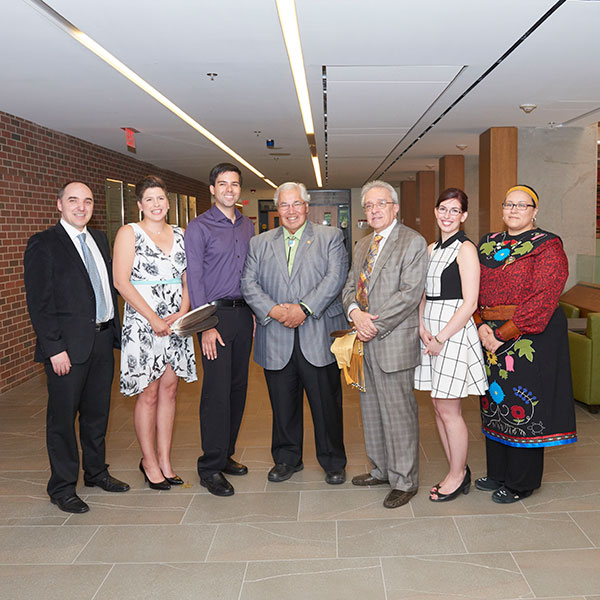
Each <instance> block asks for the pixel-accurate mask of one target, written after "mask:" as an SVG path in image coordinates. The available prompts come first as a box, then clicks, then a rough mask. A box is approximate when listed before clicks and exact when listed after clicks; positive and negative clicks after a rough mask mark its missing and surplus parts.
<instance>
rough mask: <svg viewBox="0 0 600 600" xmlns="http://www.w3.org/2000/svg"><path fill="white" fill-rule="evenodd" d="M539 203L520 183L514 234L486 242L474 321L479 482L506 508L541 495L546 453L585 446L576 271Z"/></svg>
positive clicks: (510, 223) (508, 202) (507, 210)
mask: <svg viewBox="0 0 600 600" xmlns="http://www.w3.org/2000/svg"><path fill="white" fill-rule="evenodd" d="M538 202H539V199H538V195H537V194H536V192H535V190H533V188H531V187H529V186H526V185H517V186H515V187H513V188H511V189H510V190H508V192H507V194H506V197H505V200H504V202H503V203H502V219H503V221H504V223H505V224H506V226H507V228H508V231H503V232H499V233H490V234H488V235H486V236H484V237H483V239H482V240H481V242H480V243H479V247H478V251H479V261H480V264H481V284H480V292H479V308H478V310H477V312H476V313H475V322H476V324H477V326H478V330H479V338H480V339H481V343H482V345H483V347H484V349H485V363H486V372H487V376H488V382H489V390H488V391H487V392H486V394H485V396H481V419H482V423H483V433H484V434H485V436H486V455H487V476H486V477H481V478H480V479H477V480H476V481H475V486H476V487H477V488H478V489H480V490H486V491H491V492H493V494H492V500H494V501H495V502H499V503H501V504H508V503H511V502H516V501H518V500H521V499H522V498H526V497H527V496H530V495H531V494H532V492H533V490H535V489H537V488H539V487H540V485H541V482H542V472H543V469H544V448H545V447H546V446H559V445H562V444H570V443H573V442H575V441H577V434H576V432H575V409H574V403H573V389H572V385H571V370H570V362H569V344H568V338H567V323H566V318H565V314H564V312H563V311H562V309H561V308H560V307H558V298H559V296H560V294H561V292H562V290H563V287H564V285H565V282H566V280H567V277H568V274H569V271H568V263H567V257H566V256H565V253H564V250H563V247H562V242H561V240H560V238H559V237H558V236H556V235H554V234H553V233H549V232H548V231H543V230H542V229H539V228H537V227H536V225H535V217H536V215H537V212H538Z"/></svg>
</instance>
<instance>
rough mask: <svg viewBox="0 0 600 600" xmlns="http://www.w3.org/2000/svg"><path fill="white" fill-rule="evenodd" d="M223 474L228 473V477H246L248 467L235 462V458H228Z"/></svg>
mask: <svg viewBox="0 0 600 600" xmlns="http://www.w3.org/2000/svg"><path fill="white" fill-rule="evenodd" d="M223 473H227V475H246V473H248V467H247V466H246V465H243V464H242V463H239V462H237V461H235V460H233V458H228V459H227V462H226V463H225V468H224V469H223Z"/></svg>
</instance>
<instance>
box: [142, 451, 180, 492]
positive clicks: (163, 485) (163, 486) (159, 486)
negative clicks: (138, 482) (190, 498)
mask: <svg viewBox="0 0 600 600" xmlns="http://www.w3.org/2000/svg"><path fill="white" fill-rule="evenodd" d="M143 460H144V459H143V458H140V471H141V472H142V475H143V476H144V481H147V482H148V487H150V488H151V489H153V490H170V489H171V484H170V483H169V482H168V481H167V480H166V479H163V480H162V481H159V482H158V483H154V482H153V481H150V479H148V475H146V471H145V470H144V465H143V464H142V461H143ZM163 477H164V475H163ZM182 483H183V482H182Z"/></svg>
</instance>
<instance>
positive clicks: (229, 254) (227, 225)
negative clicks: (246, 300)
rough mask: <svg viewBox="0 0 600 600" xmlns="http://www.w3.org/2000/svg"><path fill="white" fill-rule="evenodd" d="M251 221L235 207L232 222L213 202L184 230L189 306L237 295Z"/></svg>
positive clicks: (250, 232)
mask: <svg viewBox="0 0 600 600" xmlns="http://www.w3.org/2000/svg"><path fill="white" fill-rule="evenodd" d="M253 235H254V224H253V223H252V221H251V220H250V219H249V218H248V217H245V216H243V215H242V213H241V212H240V211H239V210H238V209H237V208H236V209H235V223H232V222H231V221H230V220H229V219H228V218H227V217H226V216H225V215H224V214H223V213H222V212H221V211H220V210H219V208H218V207H217V205H216V204H215V205H213V206H212V207H211V208H210V209H208V210H207V211H206V212H204V213H202V214H201V215H200V216H198V217H196V218H195V219H194V220H193V221H191V222H190V224H189V225H188V226H187V229H186V230H185V254H186V257H187V286H188V291H189V294H190V301H191V304H192V308H197V307H198V306H202V305H203V304H206V303H208V302H212V301H213V300H219V299H221V298H241V297H242V292H241V290H240V279H241V277H242V271H243V269H244V262H245V261H246V254H247V253H248V246H249V244H250V238H251V237H252V236H253Z"/></svg>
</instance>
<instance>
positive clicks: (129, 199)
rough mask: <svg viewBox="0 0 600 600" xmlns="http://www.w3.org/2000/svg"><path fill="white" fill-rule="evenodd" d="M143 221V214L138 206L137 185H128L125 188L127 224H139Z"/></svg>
mask: <svg viewBox="0 0 600 600" xmlns="http://www.w3.org/2000/svg"><path fill="white" fill-rule="evenodd" d="M141 220H142V213H141V212H140V210H139V208H138V205H137V197H136V195H135V184H133V183H128V184H127V185H126V186H125V223H137V222H138V221H141Z"/></svg>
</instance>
